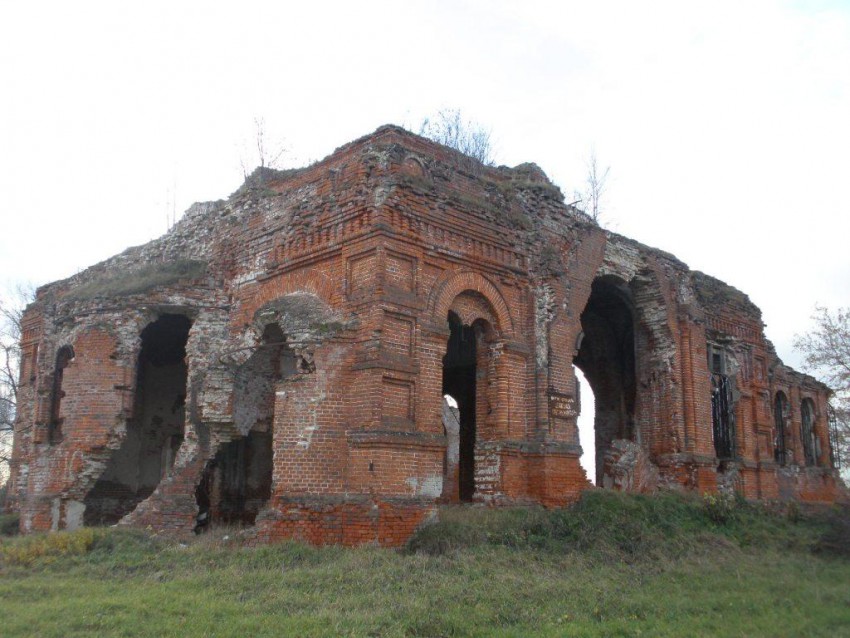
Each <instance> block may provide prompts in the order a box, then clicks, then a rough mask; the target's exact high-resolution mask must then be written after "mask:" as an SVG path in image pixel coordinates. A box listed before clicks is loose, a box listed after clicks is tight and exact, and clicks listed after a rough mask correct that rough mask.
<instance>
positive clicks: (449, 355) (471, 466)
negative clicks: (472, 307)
mask: <svg viewBox="0 0 850 638" xmlns="http://www.w3.org/2000/svg"><path fill="white" fill-rule="evenodd" d="M448 321H449V342H448V346H447V347H446V355H445V356H444V357H443V395H449V396H450V397H451V398H452V399H453V400H454V401H455V402H456V404H457V408H456V409H457V418H458V421H459V425H458V428H457V429H458V432H457V435H456V436H457V442H456V443H457V461H456V464H454V465H453V461H452V459H451V458H447V467H446V476H447V480H446V488H445V489H444V495H445V497H446V498H447V499H448V500H450V501H458V500H460V501H471V500H472V497H473V496H474V494H475V438H476V425H477V423H476V419H477V415H476V412H477V410H476V395H477V392H476V390H477V388H476V383H477V378H476V377H477V375H476V372H477V359H478V351H477V344H476V341H477V335H476V330H478V329H479V328H477V327H473V326H467V325H464V324H463V323H462V321H461V319H460V317H458V315H457V314H455V313H454V312H451V311H450V312H449V316H448ZM445 403H446V404H449V405H450V403H449V402H448V401H446V402H445ZM446 430H447V436H449V437H451V436H452V434H451V431H450V428H449V427H447V428H446ZM452 444H453V442H452V441H451V440H450V441H449V448H450V449H451V448H452ZM446 490H450V491H451V492H452V493H447V492H446Z"/></svg>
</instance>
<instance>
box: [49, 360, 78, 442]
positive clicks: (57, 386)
mask: <svg viewBox="0 0 850 638" xmlns="http://www.w3.org/2000/svg"><path fill="white" fill-rule="evenodd" d="M73 359H74V348H73V347H71V346H62V347H61V348H59V351H58V352H57V353H56V366H55V367H54V368H53V392H52V394H51V399H50V422H49V424H48V426H47V440H48V441H49V442H50V443H51V444H55V443H59V442H60V441H62V425H63V424H64V422H65V418H64V416H63V415H62V399H64V398H65V390H64V388H63V387H62V383H63V381H64V377H65V368H67V367H68V366H69V365H70V364H71V361H72V360H73Z"/></svg>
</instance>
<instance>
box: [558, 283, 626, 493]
mask: <svg viewBox="0 0 850 638" xmlns="http://www.w3.org/2000/svg"><path fill="white" fill-rule="evenodd" d="M581 327H582V331H583V337H582V338H581V342H580V344H579V348H578V354H577V355H576V357H575V359H574V361H573V363H574V364H575V365H576V366H577V367H578V368H579V369H580V370H581V371H582V372H583V373H584V376H585V378H586V379H587V382H588V385H589V386H590V387H591V388H592V390H593V395H594V398H595V407H594V443H595V466H596V481H595V482H596V484H597V485H603V480H602V478H603V474H604V462H603V461H604V458H605V454H606V453H607V452H608V450H609V449H610V448H611V444H612V442H613V441H614V440H615V439H628V440H635V438H636V433H635V385H636V381H635V380H636V375H635V370H636V367H635V330H634V311H633V303H632V298H631V293H630V291H629V288H628V286H627V285H626V284H625V283H624V282H622V281H621V280H620V279H618V278H616V277H611V276H604V277H598V278H597V279H595V280H594V282H593V285H592V287H591V292H590V298H589V299H588V301H587V306H586V307H585V309H584V312H582V313H581Z"/></svg>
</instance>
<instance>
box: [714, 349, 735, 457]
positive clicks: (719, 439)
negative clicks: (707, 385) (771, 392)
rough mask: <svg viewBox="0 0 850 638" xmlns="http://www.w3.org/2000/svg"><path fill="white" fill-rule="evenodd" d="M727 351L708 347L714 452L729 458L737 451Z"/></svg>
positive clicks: (718, 455)
mask: <svg viewBox="0 0 850 638" xmlns="http://www.w3.org/2000/svg"><path fill="white" fill-rule="evenodd" d="M727 368H728V365H727V361H726V351H725V350H723V349H722V348H719V347H717V346H709V347H708V369H709V372H710V374H711V425H712V428H711V429H712V436H713V438H714V453H715V454H716V455H717V458H718V459H720V460H728V459H731V458H732V457H733V456H734V453H735V413H734V409H733V404H732V380H731V379H730V377H729V376H728V374H727Z"/></svg>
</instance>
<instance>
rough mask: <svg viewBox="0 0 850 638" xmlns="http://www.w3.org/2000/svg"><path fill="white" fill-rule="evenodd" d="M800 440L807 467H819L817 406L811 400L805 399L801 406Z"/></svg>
mask: <svg viewBox="0 0 850 638" xmlns="http://www.w3.org/2000/svg"><path fill="white" fill-rule="evenodd" d="M800 417H801V418H800V440H801V441H802V442H803V456H804V458H805V459H806V465H817V458H818V441H817V437H816V436H815V404H814V402H813V401H812V400H811V399H803V402H802V403H801V404H800Z"/></svg>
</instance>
